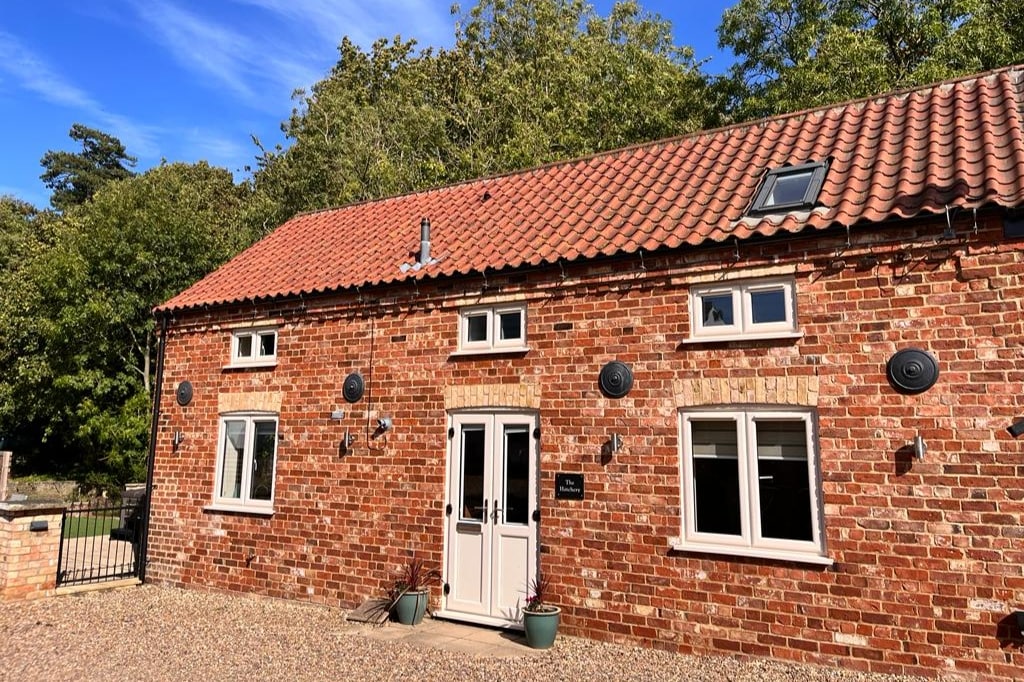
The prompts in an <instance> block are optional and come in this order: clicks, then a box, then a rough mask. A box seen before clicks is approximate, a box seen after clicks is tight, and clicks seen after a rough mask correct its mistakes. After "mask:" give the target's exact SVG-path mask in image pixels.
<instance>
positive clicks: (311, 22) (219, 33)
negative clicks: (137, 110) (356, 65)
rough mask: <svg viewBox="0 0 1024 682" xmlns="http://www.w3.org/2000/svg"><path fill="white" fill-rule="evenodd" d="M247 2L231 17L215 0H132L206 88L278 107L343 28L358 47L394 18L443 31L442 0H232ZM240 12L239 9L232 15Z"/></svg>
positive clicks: (318, 66)
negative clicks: (186, 0)
mask: <svg viewBox="0 0 1024 682" xmlns="http://www.w3.org/2000/svg"><path fill="white" fill-rule="evenodd" d="M233 2H234V4H236V5H241V6H244V7H246V8H248V10H249V11H248V12H246V13H244V14H243V13H238V12H236V13H234V16H233V17H232V23H231V24H230V25H229V24H227V23H225V20H223V19H218V18H217V15H216V6H206V7H205V8H203V9H201V10H195V9H192V8H186V7H185V6H184V4H183V3H181V2H177V1H176V0H151V1H150V2H145V3H137V4H134V5H133V7H134V8H135V11H136V13H137V16H138V18H139V19H140V20H141V22H142V24H143V30H144V31H145V32H146V33H147V34H148V35H152V36H154V37H155V40H156V41H158V42H159V44H160V45H162V46H163V47H164V49H166V50H167V51H168V52H169V53H170V54H171V55H172V57H173V58H174V59H175V60H176V61H177V62H178V63H180V64H181V65H183V66H184V67H185V68H187V69H189V70H190V71H192V72H193V73H196V74H198V75H199V76H200V77H201V78H203V79H205V84H206V85H207V86H208V87H210V88H224V89H227V90H228V91H229V92H231V93H233V94H234V95H235V96H236V97H237V98H239V99H240V100H241V102H242V103H244V104H245V105H246V106H249V107H252V108H256V109H260V110H262V111H266V112H279V111H281V110H282V104H286V103H287V102H288V100H289V99H290V97H291V94H292V92H293V91H294V90H295V89H297V88H308V87H309V86H310V85H312V84H313V83H315V82H316V81H318V80H319V79H321V78H323V77H324V76H325V75H326V73H327V71H328V70H329V69H330V67H331V65H332V64H333V63H334V61H335V59H336V58H337V54H336V52H335V48H336V47H337V46H338V44H339V43H340V42H341V39H342V37H343V36H348V37H350V38H351V39H352V40H353V41H355V42H356V43H358V44H360V45H361V46H363V47H364V48H368V47H369V45H370V44H371V43H372V42H373V41H374V40H375V39H376V38H378V37H380V36H390V35H394V34H395V33H397V32H398V31H397V30H396V29H397V28H398V27H399V26H410V25H412V26H416V27H417V29H418V30H423V31H424V35H421V36H412V37H417V38H418V39H419V40H421V42H423V43H424V44H427V43H437V42H443V41H444V40H445V39H446V38H450V35H446V34H450V33H451V28H450V22H448V21H447V9H445V7H446V5H445V4H444V3H445V2H446V0H380V1H379V2H377V3H376V5H375V6H372V7H369V6H368V5H367V3H365V2H364V1H362V0H233ZM239 15H241V16H239Z"/></svg>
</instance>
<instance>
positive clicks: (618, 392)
mask: <svg viewBox="0 0 1024 682" xmlns="http://www.w3.org/2000/svg"><path fill="white" fill-rule="evenodd" d="M597 383H598V385H599V386H600V387H601V392H602V393H604V394H605V395H606V396H608V397H609V398H621V397H623V396H624V395H626V394H627V393H629V390H630V389H631V388H633V371H632V370H631V369H630V368H629V366H628V365H626V364H625V363H623V362H619V361H618V360H612V361H611V362H609V363H608V364H607V365H605V366H604V367H602V368H601V374H600V376H598V378H597Z"/></svg>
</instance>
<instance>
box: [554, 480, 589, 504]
mask: <svg viewBox="0 0 1024 682" xmlns="http://www.w3.org/2000/svg"><path fill="white" fill-rule="evenodd" d="M555 499H556V500H582V499H583V474H555Z"/></svg>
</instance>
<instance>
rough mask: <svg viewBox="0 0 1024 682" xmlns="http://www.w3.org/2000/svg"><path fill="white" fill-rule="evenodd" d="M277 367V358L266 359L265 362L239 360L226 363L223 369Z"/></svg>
mask: <svg viewBox="0 0 1024 682" xmlns="http://www.w3.org/2000/svg"><path fill="white" fill-rule="evenodd" d="M273 367H277V360H266V361H264V362H237V363H232V364H230V365H224V367H223V369H253V368H257V369H270V368H273Z"/></svg>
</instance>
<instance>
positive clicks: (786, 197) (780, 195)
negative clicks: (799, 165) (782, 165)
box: [764, 170, 814, 206]
mask: <svg viewBox="0 0 1024 682" xmlns="http://www.w3.org/2000/svg"><path fill="white" fill-rule="evenodd" d="M813 176H814V171H813V170H809V171H803V172H800V173H790V174H788V175H778V176H776V177H775V182H774V184H773V185H772V191H771V192H770V193H769V194H768V198H767V199H766V200H765V202H764V203H765V206H778V205H779V204H802V203H804V196H805V195H806V194H807V186H808V185H810V184H811V178H812V177H813Z"/></svg>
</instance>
